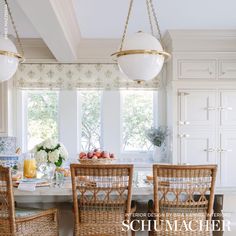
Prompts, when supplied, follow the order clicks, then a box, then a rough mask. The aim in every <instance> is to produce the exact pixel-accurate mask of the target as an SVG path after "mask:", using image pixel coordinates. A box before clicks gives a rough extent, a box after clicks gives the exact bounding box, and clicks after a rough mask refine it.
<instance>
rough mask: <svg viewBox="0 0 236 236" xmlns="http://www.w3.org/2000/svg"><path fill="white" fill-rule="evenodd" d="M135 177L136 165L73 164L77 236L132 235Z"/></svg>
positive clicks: (72, 174)
mask: <svg viewBox="0 0 236 236" xmlns="http://www.w3.org/2000/svg"><path fill="white" fill-rule="evenodd" d="M132 175H133V166H132V165H96V166H95V165H81V164H73V165H71V176H72V188H73V201H74V215H75V227H74V228H75V232H74V234H75V235H78V236H95V235H96V236H102V235H104V236H106V235H109V236H119V235H122V236H123V235H130V232H122V221H124V220H128V219H129V218H130V214H131V213H132V209H131V187H132Z"/></svg>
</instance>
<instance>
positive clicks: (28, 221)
mask: <svg viewBox="0 0 236 236" xmlns="http://www.w3.org/2000/svg"><path fill="white" fill-rule="evenodd" d="M58 234H59V233H58V213H57V209H49V210H41V209H32V208H28V209H27V208H17V207H15V204H14V196H13V187H12V178H11V170H10V168H5V167H2V166H0V236H31V235H34V236H39V235H43V236H57V235H58Z"/></svg>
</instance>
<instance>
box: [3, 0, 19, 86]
mask: <svg viewBox="0 0 236 236" xmlns="http://www.w3.org/2000/svg"><path fill="white" fill-rule="evenodd" d="M1 1H2V0H1ZM2 6H3V12H4V17H3V18H4V29H3V33H2V35H1V36H0V82H2V81H6V80H9V79H10V78H12V76H13V75H14V74H15V72H16V70H17V68H18V64H19V61H22V58H23V56H21V55H20V54H18V52H17V49H16V46H15V45H14V43H13V42H12V41H11V40H10V39H9V38H8V37H7V36H8V29H7V27H8V13H9V15H10V19H11V21H12V24H13V28H14V30H15V33H16V36H17V39H18V42H19V44H20V46H21V43H20V39H19V36H18V33H17V31H16V27H15V24H14V21H13V18H12V15H11V12H10V9H9V5H8V2H7V1H6V0H4V1H3V4H1V7H2ZM21 48H22V46H21ZM22 52H23V50H22Z"/></svg>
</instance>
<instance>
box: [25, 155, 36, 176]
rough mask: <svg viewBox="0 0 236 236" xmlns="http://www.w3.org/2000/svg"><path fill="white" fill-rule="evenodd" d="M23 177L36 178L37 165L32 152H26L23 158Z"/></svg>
mask: <svg viewBox="0 0 236 236" xmlns="http://www.w3.org/2000/svg"><path fill="white" fill-rule="evenodd" d="M23 175H24V178H36V177H37V167H36V160H35V158H34V154H33V153H27V154H26V156H25V158H24V169H23Z"/></svg>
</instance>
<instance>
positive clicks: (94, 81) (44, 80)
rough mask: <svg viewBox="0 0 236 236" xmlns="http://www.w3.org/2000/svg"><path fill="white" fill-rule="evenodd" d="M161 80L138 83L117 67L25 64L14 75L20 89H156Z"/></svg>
mask: <svg viewBox="0 0 236 236" xmlns="http://www.w3.org/2000/svg"><path fill="white" fill-rule="evenodd" d="M159 84H160V78H155V79H154V80H151V81H148V82H142V83H137V82H134V81H131V80H129V79H127V78H125V76H124V75H122V74H121V73H120V71H119V69H118V66H117V65H116V64H22V65H20V66H19V69H18V71H17V73H16V75H15V85H16V87H17V88H21V89H63V90H71V89H86V90H88V89H105V90H118V89H154V90H155V89H157V88H158V87H159Z"/></svg>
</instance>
